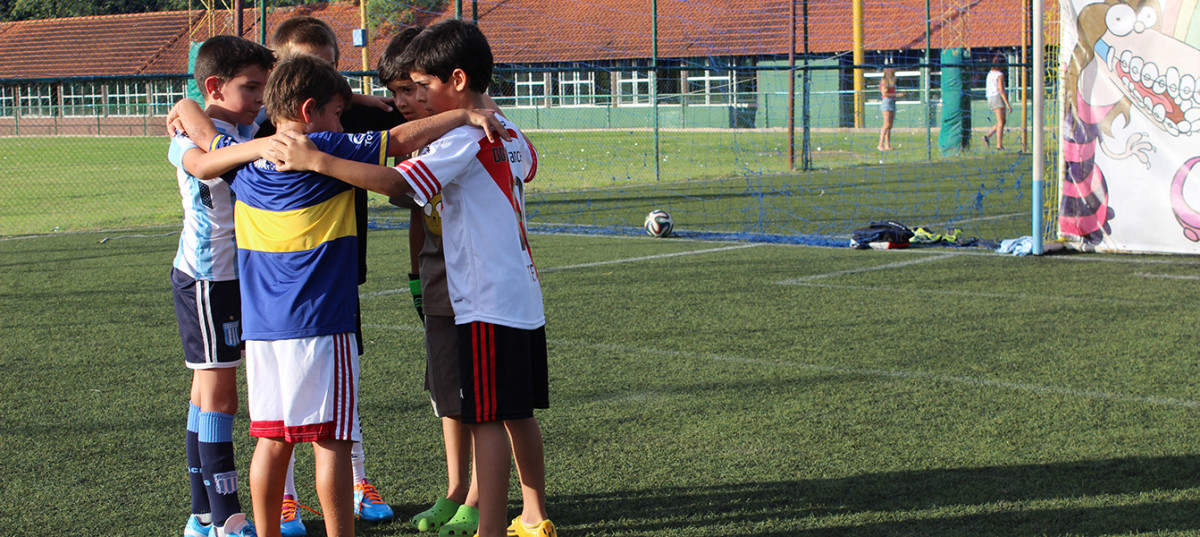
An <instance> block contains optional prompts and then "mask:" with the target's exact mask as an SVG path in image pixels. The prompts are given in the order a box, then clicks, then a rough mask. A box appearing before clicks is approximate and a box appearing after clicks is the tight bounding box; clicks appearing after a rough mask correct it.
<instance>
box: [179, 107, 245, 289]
mask: <svg viewBox="0 0 1200 537" xmlns="http://www.w3.org/2000/svg"><path fill="white" fill-rule="evenodd" d="M213 124H214V125H216V127H217V130H218V131H220V132H221V134H224V135H226V136H229V137H232V138H234V139H235V140H237V141H238V142H244V141H247V140H250V139H252V138H253V137H254V133H255V132H256V131H257V130H258V125H236V126H235V125H233V124H231V123H227V122H225V121H220V120H217V119H214V120H213ZM196 147H197V146H196V144H194V143H192V140H191V139H189V138H188V137H187V136H176V137H175V138H174V139H172V140H171V148H170V150H168V152H167V160H169V161H171V164H173V165H174V166H175V168H176V169H175V177H176V179H177V180H178V181H179V195H180V197H181V198H182V200H183V232H182V233H180V235H179V250H178V251H177V252H176V254H175V268H177V269H179V270H180V271H182V272H184V273H186V274H187V275H189V276H191V277H192V278H195V279H197V280H206V281H228V280H236V279H238V273H237V242H236V241H235V240H234V235H233V202H234V195H233V190H231V189H230V188H229V183H227V182H226V181H225V180H224V179H222V178H220V177H218V178H216V179H209V180H201V179H198V178H196V177H193V176H192V175H191V174H189V173H187V171H186V170H184V169H183V155H184V153H187V152H188V151H189V150H191V149H193V148H196ZM210 149H211V148H210ZM234 171H235V172H236V170H234ZM231 173H232V172H231Z"/></svg>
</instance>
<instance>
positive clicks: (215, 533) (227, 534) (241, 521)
mask: <svg viewBox="0 0 1200 537" xmlns="http://www.w3.org/2000/svg"><path fill="white" fill-rule="evenodd" d="M208 537H258V532H256V531H254V523H252V522H250V521H249V520H246V514H245V513H237V514H234V515H229V519H228V520H226V521H225V526H224V527H221V528H218V527H217V525H216V524H213V525H212V526H210V529H209V531H208Z"/></svg>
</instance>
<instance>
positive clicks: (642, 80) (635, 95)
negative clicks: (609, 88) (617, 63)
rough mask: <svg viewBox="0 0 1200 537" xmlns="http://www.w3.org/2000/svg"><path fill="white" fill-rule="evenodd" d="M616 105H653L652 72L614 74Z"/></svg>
mask: <svg viewBox="0 0 1200 537" xmlns="http://www.w3.org/2000/svg"><path fill="white" fill-rule="evenodd" d="M614 78H615V80H616V83H615V84H614V86H615V89H616V103H617V104H622V105H648V104H651V102H650V98H651V93H650V88H651V86H650V85H651V84H652V83H653V80H654V73H653V72H651V71H622V72H617V73H614Z"/></svg>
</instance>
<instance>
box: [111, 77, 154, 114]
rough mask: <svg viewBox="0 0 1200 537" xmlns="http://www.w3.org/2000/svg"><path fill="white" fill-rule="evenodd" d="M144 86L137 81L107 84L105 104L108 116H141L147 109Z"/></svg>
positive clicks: (120, 81) (143, 83)
mask: <svg viewBox="0 0 1200 537" xmlns="http://www.w3.org/2000/svg"><path fill="white" fill-rule="evenodd" d="M146 101H147V95H146V84H145V82H142V81H139V80H119V81H116V82H109V83H108V96H107V99H106V104H107V105H108V106H107V108H108V110H107V113H108V115H110V116H141V115H145V114H146V109H147V104H148V103H147V102H146Z"/></svg>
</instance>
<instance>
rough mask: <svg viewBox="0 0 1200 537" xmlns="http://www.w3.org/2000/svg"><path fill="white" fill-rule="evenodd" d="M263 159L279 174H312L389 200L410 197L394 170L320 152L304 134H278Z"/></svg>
mask: <svg viewBox="0 0 1200 537" xmlns="http://www.w3.org/2000/svg"><path fill="white" fill-rule="evenodd" d="M264 140H269V141H270V148H269V149H268V150H267V151H266V152H265V154H264V155H263V156H264V157H265V158H267V159H268V160H270V161H271V162H272V163H274V164H275V169H277V170H279V171H300V170H306V171H314V172H317V173H319V174H322V175H328V176H330V177H333V178H336V179H339V180H341V181H344V182H346V183H349V184H351V185H354V186H357V187H359V188H365V189H367V190H370V191H372V192H378V193H380V194H383V195H386V196H388V197H397V196H407V195H410V194H412V193H413V190H412V187H410V186H409V185H408V182H407V181H405V180H404V176H403V175H401V174H400V172H399V171H396V170H395V169H393V168H389V167H387V166H380V165H378V164H367V163H365V162H357V161H353V160H346V159H343V158H339V157H335V156H333V155H330V154H328V153H325V152H324V151H321V150H320V149H319V148H317V146H316V145H315V144H313V143H312V140H310V139H309V138H308V136H305V135H303V134H297V133H292V132H281V133H279V134H276V135H275V136H272V137H270V138H264Z"/></svg>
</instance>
